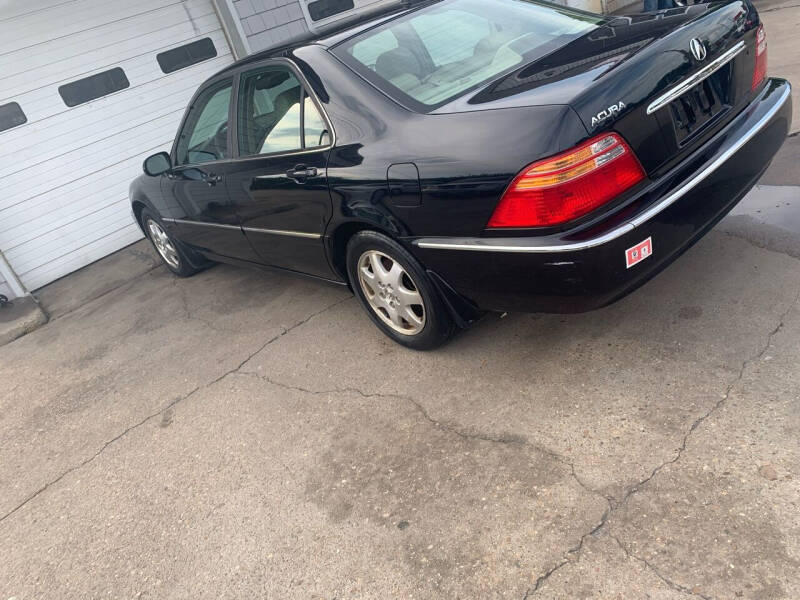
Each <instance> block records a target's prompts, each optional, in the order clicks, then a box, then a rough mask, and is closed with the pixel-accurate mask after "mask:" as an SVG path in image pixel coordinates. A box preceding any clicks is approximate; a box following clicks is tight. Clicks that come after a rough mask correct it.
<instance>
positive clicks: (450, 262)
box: [409, 79, 791, 313]
mask: <svg viewBox="0 0 800 600" xmlns="http://www.w3.org/2000/svg"><path fill="white" fill-rule="evenodd" d="M790 91H791V88H790V86H789V84H788V82H786V81H784V80H781V79H770V80H769V81H768V82H767V84H766V86H765V88H764V89H763V90H762V92H761V94H759V96H758V97H757V98H756V99H755V100H754V101H753V102H752V103H751V104H750V105H749V106H748V107H747V109H745V110H744V111H742V113H741V114H739V115H738V116H737V117H736V118H735V119H734V120H733V121H732V122H731V123H730V124H729V125H728V126H727V127H726V128H725V129H724V130H723V131H721V132H720V133H719V134H718V135H716V136H715V137H714V138H713V139H712V140H710V141H709V142H707V143H706V144H705V145H704V146H703V147H702V148H700V149H699V150H698V151H697V152H695V153H694V154H693V155H692V156H691V157H690V158H689V159H687V160H686V161H684V162H683V163H681V164H680V165H678V166H677V167H675V168H674V169H672V171H670V172H669V173H668V174H666V175H664V176H663V177H661V178H659V179H658V180H657V181H654V182H653V183H652V185H651V186H649V187H648V188H647V189H646V190H644V191H643V192H642V193H641V195H639V196H638V197H637V198H636V199H634V200H633V201H632V202H630V203H628V204H626V205H625V206H624V208H621V209H618V210H616V211H615V212H614V214H611V215H609V216H608V218H606V219H605V220H604V221H603V222H601V223H599V224H595V225H593V226H592V227H591V230H589V231H587V230H585V229H584V230H581V231H567V232H562V233H560V234H556V235H551V236H546V237H530V236H529V237H513V238H512V237H508V238H496V237H493V238H489V237H481V238H418V239H413V240H409V241H410V243H411V249H412V251H413V253H414V254H415V255H416V256H417V258H419V260H420V261H421V262H422V263H423V264H424V265H425V266H426V268H428V269H429V270H431V271H433V272H434V273H436V274H437V275H438V276H439V277H440V278H441V279H443V280H444V281H445V282H447V284H448V285H449V286H450V287H451V288H452V289H453V290H454V291H455V292H457V293H458V294H460V295H461V296H463V297H464V298H466V299H468V300H470V301H471V302H472V303H474V304H475V305H476V306H477V307H479V308H481V309H485V310H498V311H528V312H556V313H568V312H582V311H586V310H591V309H593V308H598V307H600V306H604V305H606V304H609V303H611V302H613V301H615V300H617V299H619V298H621V297H622V296H624V295H626V294H628V293H630V292H631V291H633V290H634V289H636V288H637V287H638V286H640V285H642V284H643V283H645V282H646V281H647V280H648V279H650V278H651V277H653V276H655V275H656V274H657V273H659V272H660V271H661V270H662V269H664V268H665V267H666V266H667V265H669V264H670V263H671V262H672V261H673V260H675V259H676V258H677V257H678V256H679V255H680V254H681V253H682V252H684V251H685V250H686V249H688V248H689V247H690V246H691V245H692V244H693V243H695V242H696V241H697V240H699V239H700V238H701V237H702V236H703V235H704V234H705V233H706V232H707V231H708V230H709V229H711V227H713V226H714V225H715V224H716V223H717V222H718V221H719V220H720V219H722V217H724V216H725V215H726V214H727V213H728V212H729V211H730V210H731V209H732V208H733V207H734V206H735V205H736V203H737V202H738V201H739V200H741V198H742V197H743V196H744V195H745V194H746V193H747V192H748V191H749V190H750V188H751V187H752V186H753V185H754V184H755V183H756V181H758V178H759V177H760V176H761V174H762V173H763V172H764V170H765V169H766V168H767V167H768V166H769V163H770V161H771V160H772V157H773V156H774V155H775V153H776V152H777V151H778V149H779V148H780V146H781V144H782V143H783V141H784V139H785V138H786V135H787V133H788V131H789V126H790V124H791V98H790ZM648 238H650V239H651V240H652V254H651V255H650V256H648V257H647V258H645V259H643V260H642V261H641V262H639V263H638V264H635V265H633V266H631V267H628V266H627V265H626V251H627V250H628V249H630V248H632V247H634V246H636V245H637V244H639V243H641V242H643V241H644V240H647V239H648Z"/></svg>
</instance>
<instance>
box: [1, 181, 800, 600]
mask: <svg viewBox="0 0 800 600" xmlns="http://www.w3.org/2000/svg"><path fill="white" fill-rule="evenodd" d="M785 189H790V190H791V189H794V190H795V195H794V196H790V200H789V204H791V203H792V202H795V204H794V210H795V211H796V210H797V204H796V202H797V200H798V199H800V195H797V194H796V190H797V188H785ZM785 189H784V191H785ZM774 192H775V190H773V189H771V188H764V189H763V190H762V191H761V195H760V196H758V194H756V196H754V197H755V200H753V201H752V202H751V204H750V205H749V206H751V208H752V207H753V206H761V208H755V209H753V210H752V211H751V213H752V214H740V215H733V216H732V217H729V218H728V219H726V220H725V221H723V223H722V224H721V225H720V226H719V227H718V228H717V229H716V230H714V231H713V232H712V233H711V234H710V235H709V236H707V237H706V238H705V239H704V240H703V241H702V242H701V243H700V244H698V245H697V246H696V247H694V248H693V249H692V250H691V251H689V252H688V253H687V254H686V255H685V256H684V257H683V258H682V259H681V260H679V261H678V262H677V263H676V264H674V265H673V266H672V267H670V268H669V269H668V270H667V271H665V272H664V273H662V274H661V275H659V276H658V277H657V278H656V279H655V280H653V281H652V282H650V283H649V284H648V285H646V286H645V287H644V288H642V289H641V290H639V291H638V292H636V293H635V294H633V295H632V296H630V297H628V298H626V299H625V300H623V301H621V302H619V303H617V304H615V305H613V306H611V307H609V308H606V309H603V310H601V311H597V312H594V313H589V314H585V315H576V316H542V315H508V316H507V317H505V318H500V317H499V316H497V315H490V316H488V317H487V318H486V319H484V320H483V321H482V322H480V323H479V324H478V325H477V326H475V327H474V328H473V329H471V330H470V331H467V332H464V333H462V334H461V335H459V336H458V337H457V338H456V339H455V340H454V341H453V342H452V343H451V344H450V345H449V346H447V347H446V348H445V349H443V350H441V351H438V352H435V353H415V352H412V351H408V350H405V349H403V348H401V347H400V346H397V345H394V344H392V343H391V342H389V341H388V340H387V339H385V338H384V337H382V336H381V335H380V334H379V333H378V332H377V330H376V329H375V328H374V327H373V325H372V324H371V323H370V322H369V321H368V319H367V318H366V317H365V316H364V315H362V314H361V312H360V308H359V306H358V305H357V304H356V301H355V300H354V299H353V297H352V296H351V295H350V294H349V293H348V292H347V291H346V290H343V289H339V288H335V287H329V286H326V285H321V284H318V283H315V282H312V281H307V280H303V279H294V278H290V277H287V276H283V275H279V274H274V273H262V272H257V271H247V270H243V269H238V268H234V267H229V266H218V267H215V268H213V269H210V270H208V271H206V272H204V273H201V274H200V275H198V276H196V277H194V278H191V279H186V280H181V279H177V278H174V277H172V276H171V275H170V274H168V273H167V272H166V270H165V269H164V268H162V267H156V268H153V266H152V265H155V264H156V263H155V261H154V258H153V255H152V254H149V250H145V251H146V252H147V254H141V250H139V247H137V248H136V249H135V252H133V253H131V254H130V256H128V260H134V261H140V262H141V264H140V268H141V272H142V274H141V275H140V276H139V277H138V278H136V279H134V280H133V281H129V282H128V283H126V284H124V285H122V286H120V287H117V288H116V289H114V290H112V291H110V292H108V293H105V294H104V295H102V296H100V297H99V298H97V299H95V300H93V301H91V302H88V303H85V304H82V305H81V306H79V307H78V308H76V309H74V310H71V311H70V310H69V309H68V308H61V309H59V308H58V302H59V301H61V302H63V303H66V304H69V303H70V302H72V301H73V300H74V299H71V296H70V295H71V294H72V295H73V296H76V297H77V296H79V295H80V292H81V290H83V291H84V292H85V291H86V288H90V287H91V286H92V285H95V284H97V282H98V281H102V278H103V276H108V277H113V276H114V273H116V272H117V271H119V270H120V268H121V267H120V265H119V264H117V263H115V262H114V261H115V260H122V259H114V258H112V259H110V262H107V263H106V264H102V263H101V264H100V265H97V266H95V267H92V268H91V269H94V270H91V269H90V270H89V271H87V272H84V273H83V274H80V273H79V274H77V275H75V276H73V277H72V278H68V279H66V280H63V281H62V282H59V284H58V286H60V287H56V289H55V291H54V292H50V294H51V299H52V301H53V305H54V306H55V312H56V314H55V315H54V319H53V320H52V321H51V323H49V324H48V325H46V326H44V327H43V328H41V329H39V330H38V331H36V332H34V333H32V334H29V335H27V336H26V337H24V338H21V339H19V340H17V341H15V342H13V343H11V344H9V345H7V346H4V347H2V348H0V382H2V383H1V384H0V386H1V387H2V399H1V400H0V549H2V550H0V554H1V555H2V559H1V560H0V597H2V598H3V599H6V598H9V597H13V598H17V599H19V600H23V599H25V600H27V599H29V598H37V599H45V598H58V599H64V598H101V597H102V598H106V597H108V598H276V599H285V598H304V599H310V598H325V599H333V598H336V599H343V598H463V599H466V598H481V599H484V598H516V599H522V598H528V599H531V598H603V599H607V598H625V599H630V598H652V599H659V600H667V599H670V600H671V599H679V598H689V597H696V598H754V599H755V598H758V599H767V598H770V599H771V598H786V599H790V598H798V597H800V507H799V506H798V502H799V501H800V472H798V466H799V465H800V445H799V444H798V433H800V400H799V398H800V369H798V364H800V305H799V304H798V295H799V294H800V260H798V258H797V256H800V252H798V251H797V250H798V248H800V246H798V245H797V243H796V238H792V237H791V236H788V237H787V235H788V234H786V232H785V231H784V232H783V233H780V231H779V227H776V226H775V225H771V224H769V223H767V222H766V221H768V220H769V219H762V217H763V216H764V215H765V214H767V213H769V211H768V210H767V209H768V208H769V206H770V202H771V199H772V198H774V197H775V196H774ZM759 198H760V200H759ZM759 201H760V202H761V205H759V204H758V202H759ZM753 203H755V204H753ZM762 205H763V206H762ZM777 221H779V222H780V219H777ZM776 232H778V233H776ZM792 240H795V242H793V241H792ZM141 247H144V246H141ZM144 248H146V247H144ZM136 252H139V254H138V255H137V254H136ZM792 255H794V256H792ZM142 265H144V267H142ZM87 273H88V274H87ZM61 312H63V313H64V314H61Z"/></svg>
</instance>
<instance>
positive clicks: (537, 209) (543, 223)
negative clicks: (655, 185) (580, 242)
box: [487, 133, 645, 227]
mask: <svg viewBox="0 0 800 600" xmlns="http://www.w3.org/2000/svg"><path fill="white" fill-rule="evenodd" d="M644 178H645V173H644V170H643V169H642V166H641V165H640V164H639V161H638V160H637V159H636V157H635V156H634V155H633V152H632V151H631V149H630V148H629V147H628V145H627V144H626V143H625V141H624V140H623V139H622V138H621V137H620V136H618V135H617V134H615V133H607V134H604V135H600V136H598V137H595V138H592V139H591V140H589V141H588V142H585V143H584V144H581V145H580V146H577V147H575V148H573V149H572V150H569V151H567V152H564V153H563V154H559V155H557V156H554V157H552V158H548V159H545V160H542V161H539V162H535V163H533V164H532V165H528V166H527V167H525V169H523V171H522V172H521V173H520V174H519V175H517V177H516V178H514V181H512V182H511V185H510V186H509V187H508V189H507V190H506V192H505V194H503V197H502V198H501V199H500V202H499V203H498V205H497V208H495V210H494V214H493V215H492V218H491V219H489V224H488V225H487V226H488V227H548V226H553V225H560V224H562V223H566V222H567V221H571V220H573V219H577V218H578V217H580V216H582V215H585V214H586V213H589V212H591V211H593V210H594V209H595V208H597V207H598V206H601V205H603V204H605V203H607V202H609V201H610V200H613V199H614V198H616V197H617V196H619V195H620V194H621V193H622V192H624V191H625V190H627V189H628V188H630V187H631V186H633V185H636V184H637V183H639V182H640V181H642V180H643V179H644Z"/></svg>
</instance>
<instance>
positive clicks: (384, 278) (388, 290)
mask: <svg viewBox="0 0 800 600" xmlns="http://www.w3.org/2000/svg"><path fill="white" fill-rule="evenodd" d="M358 281H359V283H360V284H361V289H362V290H363V292H364V296H366V299H367V302H368V303H369V305H370V308H372V310H373V311H374V312H375V314H377V315H378V317H379V318H380V319H381V320H382V321H383V322H384V323H386V324H387V325H388V326H389V327H391V328H392V329H394V330H395V331H398V332H400V333H402V334H404V335H416V334H418V333H419V332H420V331H422V329H423V328H424V327H425V316H426V311H425V303H424V301H423V299H422V295H421V294H420V293H419V288H418V287H417V284H416V283H414V280H413V279H412V278H411V275H409V274H408V272H407V271H406V270H405V269H404V268H403V266H402V265H401V264H400V263H399V262H397V261H396V260H395V259H393V258H392V257H391V256H389V255H387V254H384V253H383V252H379V251H377V250H368V251H366V252H364V253H363V254H362V255H361V257H360V258H359V259H358Z"/></svg>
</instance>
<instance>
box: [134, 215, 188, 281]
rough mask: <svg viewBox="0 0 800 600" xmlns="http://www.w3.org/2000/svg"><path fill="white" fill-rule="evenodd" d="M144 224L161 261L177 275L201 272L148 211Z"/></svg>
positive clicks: (143, 220)
mask: <svg viewBox="0 0 800 600" xmlns="http://www.w3.org/2000/svg"><path fill="white" fill-rule="evenodd" d="M142 224H143V225H144V230H145V233H146V234H147V237H148V238H150V241H151V242H152V243H153V247H154V248H155V249H156V252H158V255H159V256H160V257H161V260H162V261H163V262H164V264H165V265H166V266H167V268H168V269H169V270H170V271H172V272H173V273H175V275H178V276H179V277H189V276H191V275H194V274H195V273H197V272H198V271H199V270H200V269H198V268H197V267H194V266H192V263H191V262H189V258H188V256H187V253H186V251H185V250H184V249H183V248H182V247H181V245H180V244H179V243H178V242H177V241H175V240H174V239H173V238H172V237H171V236H170V235H169V234H168V233H167V231H166V229H165V228H164V226H163V225H162V223H161V221H160V220H159V219H158V217H156V216H155V215H154V214H153V213H151V212H150V211H149V210H147V209H145V210H143V211H142Z"/></svg>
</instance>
